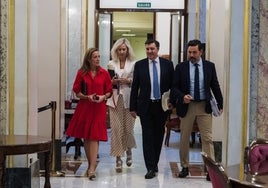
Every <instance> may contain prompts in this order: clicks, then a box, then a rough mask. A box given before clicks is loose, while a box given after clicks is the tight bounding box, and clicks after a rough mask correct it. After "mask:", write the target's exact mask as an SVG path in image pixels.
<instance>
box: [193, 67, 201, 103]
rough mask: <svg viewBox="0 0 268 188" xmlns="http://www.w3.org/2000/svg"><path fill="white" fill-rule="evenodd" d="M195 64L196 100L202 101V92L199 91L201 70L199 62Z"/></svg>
mask: <svg viewBox="0 0 268 188" xmlns="http://www.w3.org/2000/svg"><path fill="white" fill-rule="evenodd" d="M194 66H195V74H194V100H195V101H200V93H199V70H198V64H197V63H196V64H194Z"/></svg>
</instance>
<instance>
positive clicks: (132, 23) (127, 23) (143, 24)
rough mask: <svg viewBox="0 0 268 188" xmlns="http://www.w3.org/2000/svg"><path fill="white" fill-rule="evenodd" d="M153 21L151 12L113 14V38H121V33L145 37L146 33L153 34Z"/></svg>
mask: <svg viewBox="0 0 268 188" xmlns="http://www.w3.org/2000/svg"><path fill="white" fill-rule="evenodd" d="M153 19H154V16H153V13H152V12H113V35H114V38H119V37H122V34H123V33H128V34H135V35H136V36H137V37H146V36H147V33H153ZM117 30H125V31H117ZM126 30H128V31H126Z"/></svg>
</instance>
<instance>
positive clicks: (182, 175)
mask: <svg viewBox="0 0 268 188" xmlns="http://www.w3.org/2000/svg"><path fill="white" fill-rule="evenodd" d="M188 175H189V169H188V167H186V168H184V167H182V170H181V171H180V173H179V177H180V178H185V177H186V176H188Z"/></svg>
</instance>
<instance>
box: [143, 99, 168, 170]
mask: <svg viewBox="0 0 268 188" xmlns="http://www.w3.org/2000/svg"><path fill="white" fill-rule="evenodd" d="M166 119H167V113H166V112H164V111H163V110H162V106H161V101H159V102H155V103H153V102H151V103H150V107H149V109H148V112H147V114H145V115H142V116H140V121H141V126H142V145H143V156H144V161H145V166H146V168H147V170H148V171H149V170H155V169H157V168H158V166H157V165H158V162H159V157H160V153H161V148H162V143H163V138H164V134H165V122H166Z"/></svg>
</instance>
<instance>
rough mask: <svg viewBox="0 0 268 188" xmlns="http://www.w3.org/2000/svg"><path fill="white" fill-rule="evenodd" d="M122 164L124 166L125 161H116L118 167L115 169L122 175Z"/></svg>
mask: <svg viewBox="0 0 268 188" xmlns="http://www.w3.org/2000/svg"><path fill="white" fill-rule="evenodd" d="M122 164H123V161H122V160H121V159H117V160H116V167H115V171H116V172H117V173H121V172H122Z"/></svg>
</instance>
